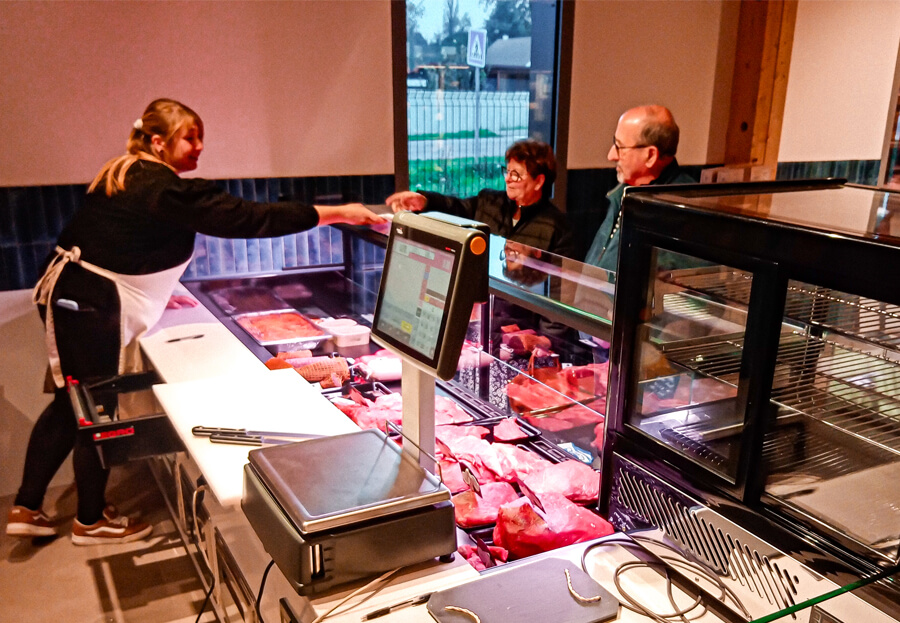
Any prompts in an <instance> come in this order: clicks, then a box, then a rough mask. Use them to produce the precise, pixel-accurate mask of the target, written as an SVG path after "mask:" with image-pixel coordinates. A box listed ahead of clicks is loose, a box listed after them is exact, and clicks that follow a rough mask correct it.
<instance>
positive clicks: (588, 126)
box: [568, 0, 740, 169]
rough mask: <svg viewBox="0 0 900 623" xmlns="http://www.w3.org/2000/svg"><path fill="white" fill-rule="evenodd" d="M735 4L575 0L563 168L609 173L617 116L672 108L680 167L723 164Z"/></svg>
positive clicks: (717, 0)
mask: <svg viewBox="0 0 900 623" xmlns="http://www.w3.org/2000/svg"><path fill="white" fill-rule="evenodd" d="M739 9H740V4H739V3H737V2H722V1H720V0H697V1H692V2H681V1H677V2H671V1H670V2H658V1H652V0H650V1H648V0H604V1H595V0H579V1H578V2H577V3H576V5H575V32H574V41H573V50H572V100H571V112H570V121H569V153H568V165H569V167H570V168H573V169H584V168H597V167H609V166H611V163H610V162H609V161H608V160H607V159H606V154H607V152H608V151H609V148H610V146H611V144H612V136H613V133H614V132H615V129H616V122H617V121H618V118H619V115H620V114H622V112H624V111H625V110H627V109H628V108H631V107H633V106H637V105H641V104H662V105H664V106H667V107H668V108H669V109H671V110H672V113H673V114H674V115H675V120H676V122H677V123H678V125H679V127H680V128H681V144H680V146H679V149H678V160H679V162H681V163H682V164H705V163H708V162H721V161H722V159H723V157H724V144H725V142H724V141H725V131H726V128H727V123H728V106H729V103H730V102H729V97H730V91H731V75H732V69H733V66H734V39H735V37H734V33H735V32H736V31H737V20H738V12H739Z"/></svg>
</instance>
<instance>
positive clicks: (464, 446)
mask: <svg viewBox="0 0 900 623" xmlns="http://www.w3.org/2000/svg"><path fill="white" fill-rule="evenodd" d="M446 445H447V447H448V448H449V449H450V452H451V454H452V455H453V458H455V459H456V460H457V461H465V462H466V463H468V464H469V465H470V466H471V467H472V470H473V471H474V472H475V477H476V478H477V479H478V482H479V483H480V484H484V483H487V482H495V481H497V480H498V479H499V474H501V473H502V466H501V464H500V459H499V457H498V456H497V451H496V449H495V446H493V445H491V444H490V443H488V442H487V441H485V440H484V439H479V438H478V437H472V436H462V437H457V438H456V439H450V440H448V443H447V444H446Z"/></svg>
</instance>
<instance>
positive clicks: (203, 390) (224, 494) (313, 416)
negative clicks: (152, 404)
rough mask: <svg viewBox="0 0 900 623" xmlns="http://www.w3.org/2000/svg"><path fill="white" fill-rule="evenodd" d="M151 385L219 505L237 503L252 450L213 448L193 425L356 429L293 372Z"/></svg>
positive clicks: (328, 431) (322, 431)
mask: <svg viewBox="0 0 900 623" xmlns="http://www.w3.org/2000/svg"><path fill="white" fill-rule="evenodd" d="M262 370H263V371H262V372H259V373H257V374H251V375H249V376H246V375H234V374H229V375H223V376H219V377H214V378H206V379H197V380H193V381H185V382H182V383H166V384H164V385H155V386H154V387H153V391H154V393H155V394H156V397H157V399H158V400H159V402H160V404H161V405H162V406H163V409H165V411H166V413H167V414H168V415H169V419H170V420H171V421H172V424H173V426H174V427H175V430H176V432H177V433H178V436H179V437H180V438H181V440H182V442H184V445H185V447H186V448H187V451H188V453H189V454H190V455H191V457H192V458H193V459H194V461H196V463H197V465H198V466H199V467H200V471H201V472H202V473H203V475H204V476H205V477H206V480H207V482H208V483H209V486H210V488H211V489H212V492H213V494H214V495H215V496H216V499H217V500H218V501H219V503H220V504H222V505H223V506H229V505H238V504H240V501H241V494H242V487H243V467H244V464H245V463H246V462H247V453H248V452H249V451H250V450H252V449H253V448H252V446H232V445H227V444H215V443H212V442H210V441H209V439H208V438H205V437H195V436H194V435H193V433H192V432H191V429H192V428H193V427H194V426H215V427H220V428H221V427H224V428H248V429H253V430H265V431H279V432H289V433H308V434H313V435H338V434H341V433H350V432H354V431H356V430H359V428H358V427H357V426H356V424H354V423H353V422H352V421H351V420H350V419H349V418H348V417H347V416H345V415H344V414H343V413H341V412H340V411H338V410H337V409H336V408H335V407H334V405H332V404H331V403H330V402H328V399H326V398H325V397H324V396H322V394H320V393H319V392H318V390H316V389H314V388H313V386H312V385H310V384H309V383H308V382H306V381H305V380H304V379H303V377H301V376H300V375H299V374H297V373H296V372H295V371H294V370H267V369H266V368H265V367H263V368H262Z"/></svg>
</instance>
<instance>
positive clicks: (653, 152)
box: [647, 145, 659, 169]
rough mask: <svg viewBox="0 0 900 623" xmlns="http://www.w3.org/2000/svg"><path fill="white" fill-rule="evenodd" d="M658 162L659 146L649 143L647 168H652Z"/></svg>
mask: <svg viewBox="0 0 900 623" xmlns="http://www.w3.org/2000/svg"><path fill="white" fill-rule="evenodd" d="M657 162H659V147H657V146H656V145H650V146H649V147H647V168H648V169H652V168H653V167H654V166H656V163H657Z"/></svg>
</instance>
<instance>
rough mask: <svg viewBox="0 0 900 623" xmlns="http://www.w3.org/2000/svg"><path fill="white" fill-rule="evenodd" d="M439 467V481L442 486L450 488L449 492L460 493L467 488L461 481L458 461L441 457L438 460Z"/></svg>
mask: <svg viewBox="0 0 900 623" xmlns="http://www.w3.org/2000/svg"><path fill="white" fill-rule="evenodd" d="M438 466H439V468H440V474H441V481H442V482H443V483H444V486H445V487H447V488H448V489H450V493H460V492H461V491H466V490H467V489H468V488H469V485H467V484H466V483H465V482H464V481H463V477H462V469H461V468H460V466H459V463H458V462H456V461H454V460H452V459H441V460H440V461H439V462H438Z"/></svg>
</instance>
